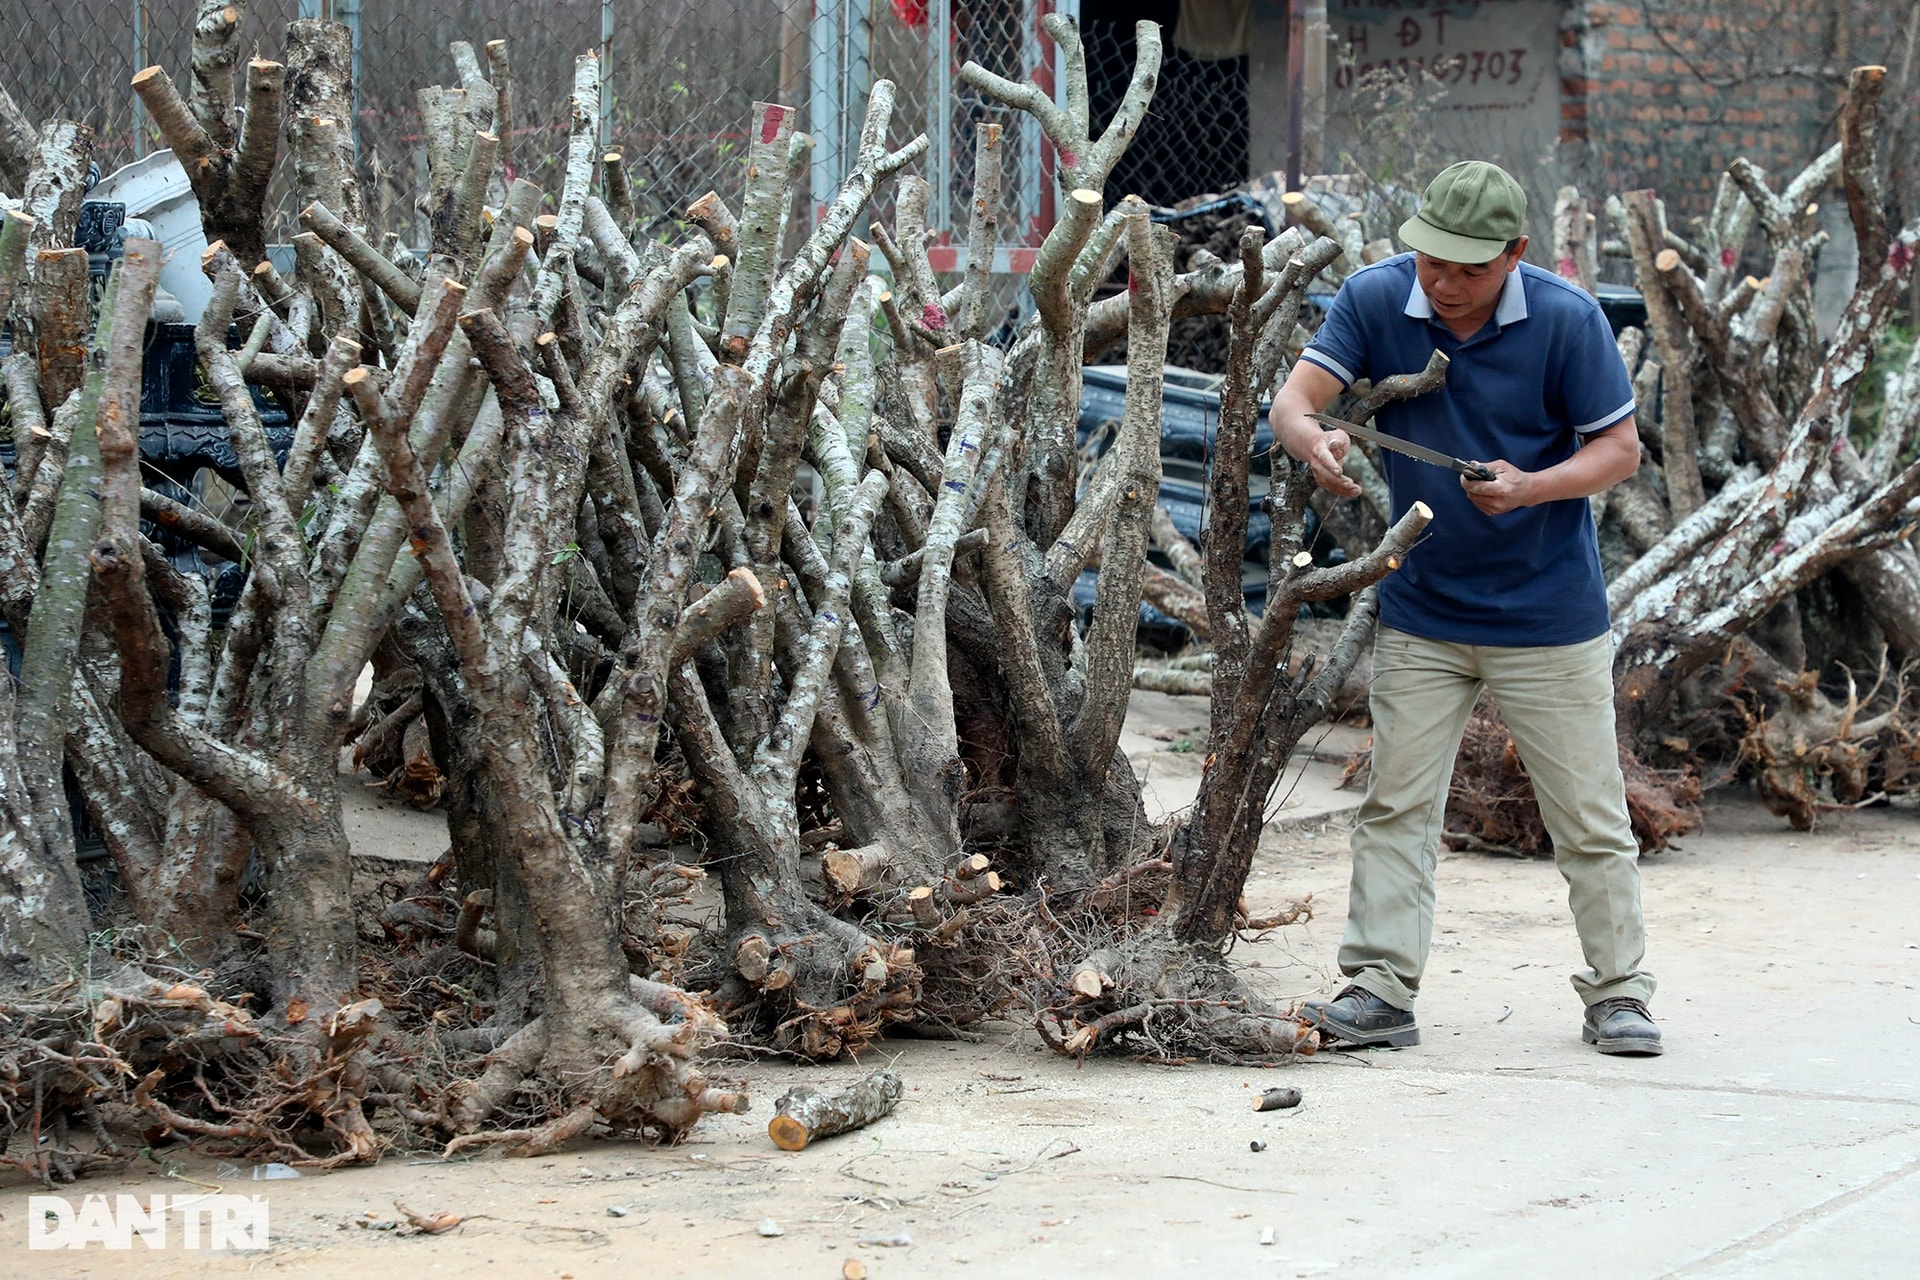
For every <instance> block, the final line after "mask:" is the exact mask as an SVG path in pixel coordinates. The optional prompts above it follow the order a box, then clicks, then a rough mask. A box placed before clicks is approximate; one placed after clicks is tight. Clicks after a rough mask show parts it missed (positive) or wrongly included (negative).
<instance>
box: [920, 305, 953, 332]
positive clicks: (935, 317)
mask: <svg viewBox="0 0 1920 1280" xmlns="http://www.w3.org/2000/svg"><path fill="white" fill-rule="evenodd" d="M920 323H921V324H923V325H925V326H926V327H927V328H929V329H931V330H933V331H934V332H935V333H938V332H940V331H941V330H942V329H944V328H946V327H947V312H946V308H945V307H942V306H941V305H940V304H939V303H937V302H929V303H928V304H927V305H926V306H924V307H922V308H921V309H920Z"/></svg>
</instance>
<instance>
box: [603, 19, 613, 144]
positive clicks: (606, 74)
mask: <svg viewBox="0 0 1920 1280" xmlns="http://www.w3.org/2000/svg"><path fill="white" fill-rule="evenodd" d="M612 149H613V0H600V154H601V155H603V156H604V155H605V154H606V153H607V152H608V151H610V150H612Z"/></svg>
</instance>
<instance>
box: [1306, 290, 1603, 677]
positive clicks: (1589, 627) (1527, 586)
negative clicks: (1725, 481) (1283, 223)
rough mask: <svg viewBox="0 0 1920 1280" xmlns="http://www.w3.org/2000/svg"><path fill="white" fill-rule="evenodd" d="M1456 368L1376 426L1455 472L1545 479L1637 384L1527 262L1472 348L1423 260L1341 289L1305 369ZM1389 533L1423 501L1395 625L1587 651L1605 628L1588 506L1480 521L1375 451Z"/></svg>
mask: <svg viewBox="0 0 1920 1280" xmlns="http://www.w3.org/2000/svg"><path fill="white" fill-rule="evenodd" d="M1436 350H1439V351H1444V352H1446V353H1447V356H1448V357H1449V358H1450V359H1451V360H1452V364H1451V365H1449V366H1448V368H1447V380H1446V385H1445V386H1444V387H1443V388H1442V389H1441V390H1439V391H1433V392H1429V393H1427V394H1426V395H1423V396H1416V397H1414V398H1413V399H1411V400H1398V401H1395V402H1393V403H1392V404H1389V405H1388V406H1387V407H1386V408H1384V409H1382V410H1381V411H1380V412H1379V414H1378V415H1377V416H1376V417H1375V418H1374V421H1373V425H1374V426H1376V427H1378V428H1379V429H1380V430H1382V431H1386V432H1390V433H1391V434H1393V435H1396V436H1401V437H1404V438H1405V439H1407V440H1411V441H1413V442H1414V443H1416V444H1423V445H1426V446H1428V447H1429V448H1434V449H1438V450H1440V451H1442V452H1443V453H1450V454H1452V455H1454V456H1455V457H1458V458H1469V459H1474V460H1477V461H1481V462H1491V461H1494V460H1496V459H1505V460H1506V461H1508V462H1511V463H1512V464H1513V465H1514V466H1516V467H1519V468H1520V469H1521V470H1523V471H1540V470H1544V469H1545V468H1547V467H1551V466H1553V465H1554V464H1556V463H1559V462H1564V461H1565V460H1566V459H1567V458H1569V457H1571V456H1572V455H1573V452H1574V450H1575V449H1576V448H1577V447H1578V444H1579V440H1580V438H1581V437H1582V436H1584V435H1589V434H1591V433H1593V432H1596V431H1601V430H1604V429H1605V428H1607V427H1610V426H1613V425H1614V424H1615V423H1617V422H1619V421H1620V420H1621V419H1623V418H1625V417H1626V416H1627V415H1629V414H1631V413H1632V412H1633V385H1632V382H1631V381H1630V380H1629V378H1628V377H1627V370H1626V367H1625V365H1624V364H1622V362H1621V360H1620V352H1619V348H1618V347H1617V346H1615V344H1614V339H1613V334H1612V332H1611V330H1609V328H1608V326H1607V322H1606V318H1605V317H1604V316H1602V315H1601V313H1600V307H1599V305H1598V304H1597V303H1595V302H1594V300H1593V299H1592V298H1591V297H1590V296H1588V295H1587V294H1586V293H1585V292H1584V291H1582V290H1580V289H1578V288H1575V287H1574V286H1573V285H1570V284H1568V283H1567V282H1566V281H1564V280H1562V279H1560V278H1559V277H1558V276H1555V275H1552V274H1550V273H1548V272H1545V271H1542V270H1540V269H1539V268H1537V267H1532V266H1528V265H1527V264H1525V263H1522V264H1520V266H1519V267H1518V268H1517V269H1515V270H1514V271H1512V272H1510V273H1509V274H1508V276H1507V283H1506V287H1505V288H1504V290H1503V291H1502V292H1501V294H1500V301H1499V303H1498V305H1497V306H1496V308H1495V311H1494V316H1493V319H1492V320H1491V321H1489V322H1488V323H1487V324H1486V325H1484V326H1483V327H1482V328H1481V329H1480V331H1479V332H1478V333H1476V334H1474V335H1473V336H1472V337H1470V338H1468V339H1467V340H1466V341H1464V342H1462V341H1461V340H1460V339H1458V338H1456V337H1454V336H1453V333H1452V331H1451V330H1449V329H1448V328H1447V327H1446V325H1445V324H1444V323H1442V322H1441V321H1440V319H1439V318H1438V317H1437V316H1435V315H1434V312H1433V305H1432V304H1431V303H1430V302H1428V301H1427V296H1426V294H1425V293H1424V292H1422V291H1421V288H1420V284H1419V281H1418V280H1417V279H1416V278H1415V276H1414V266H1413V255H1412V254H1410V253H1408V254H1401V255H1400V256H1399V257H1395V258H1388V259H1386V260H1385V261H1383V262H1376V263H1374V264H1373V265H1371V266H1368V267H1363V268H1361V269H1360V270H1359V271H1356V272H1354V273H1353V274H1352V275H1351V276H1349V277H1348V278H1347V281H1346V283H1345V284H1344V285H1343V286H1342V287H1341V289H1340V292H1339V294H1338V295H1337V296H1336V297H1335V298H1334V300H1333V307H1332V309H1331V310H1330V311H1329V312H1328V314H1327V319H1326V322H1325V323H1324V324H1323V325H1321V327H1320V332H1319V333H1318V334H1316V335H1315V336H1314V338H1313V341H1312V342H1311V343H1310V344H1308V346H1307V349H1306V350H1305V351H1304V352H1303V353H1302V358H1303V359H1307V360H1311V361H1313V363H1315V364H1317V365H1319V366H1320V367H1321V368H1323V369H1325V370H1326V371H1327V372H1329V373H1331V374H1332V375H1333V376H1334V377H1336V378H1338V379H1340V382H1341V384H1342V385H1343V386H1344V385H1347V384H1350V383H1352V382H1355V381H1358V380H1359V379H1362V378H1365V379H1368V380H1370V381H1373V382H1378V381H1379V380H1380V379H1382V378H1385V377H1388V376H1390V375H1393V374H1396V373H1418V372H1420V371H1421V370H1422V369H1424V368H1426V366H1427V361H1428V359H1430V358H1431V357H1432V355H1433V353H1434V352H1435V351H1436ZM1381 456H1382V458H1383V459H1384V461H1385V463H1386V478H1387V484H1388V487H1389V488H1390V489H1391V490H1392V494H1393V518H1394V519H1395V520H1398V519H1399V518H1400V517H1401V516H1402V515H1404V514H1405V513H1406V512H1407V510H1408V509H1409V508H1411V507H1412V506H1413V504H1414V503H1415V502H1424V503H1426V504H1427V505H1428V506H1429V507H1431V508H1432V509H1433V523H1431V524H1430V525H1428V526H1427V530H1426V534H1425V536H1424V537H1423V538H1422V540H1421V541H1420V543H1419V544H1418V545H1417V546H1415V547H1414V549H1413V551H1412V552H1411V553H1410V554H1409V555H1408V556H1407V558H1406V561H1405V563H1404V564H1403V565H1402V566H1401V568H1400V569H1399V570H1398V571H1397V572H1394V573H1390V574H1388V575H1387V577H1386V579H1385V580H1384V581H1383V582H1382V583H1381V585H1380V620H1381V622H1382V623H1384V624H1385V625H1386V626H1389V627H1394V628H1396V629H1398V630H1401V631H1406V632H1409V633H1411V634H1413V635H1417V636H1425V637H1427V638H1428V639H1432V640H1444V641H1448V642H1451V643H1455V644H1484V645H1499V646H1509V647H1525V646H1532V645H1564V644H1578V643H1580V642H1581V641H1584V640H1591V639H1593V638H1594V637H1595V636H1597V635H1600V634H1602V633H1603V632H1605V631H1606V629H1607V593H1606V580H1605V579H1604V578H1603V577H1602V575H1601V572H1600V549H1599V544H1598V541H1597V540H1596V538H1595V536H1594V529H1593V517H1592V515H1591V514H1590V511H1589V508H1588V506H1587V502H1586V500H1585V499H1584V498H1576V499H1568V500H1565V501H1561V502H1548V503H1542V504H1540V505H1539V506H1533V507H1523V508H1521V509H1520V510H1518V511H1509V512H1507V513H1506V514H1504V515H1498V516H1489V515H1483V514H1482V513H1481V512H1480V511H1479V509H1478V508H1476V507H1475V506H1474V505H1473V503H1471V502H1469V501H1468V500H1467V495H1466V492H1465V490H1463V489H1462V488H1461V487H1460V477H1459V476H1458V475H1456V474H1454V473H1453V472H1451V471H1448V470H1447V469H1445V468H1444V467H1436V466H1431V465H1429V464H1427V463H1424V462H1416V461H1414V460H1413V459H1412V458H1409V457H1406V456H1405V455H1403V454H1398V453H1392V452H1388V451H1386V450H1382V451H1381Z"/></svg>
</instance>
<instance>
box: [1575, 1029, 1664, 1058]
mask: <svg viewBox="0 0 1920 1280" xmlns="http://www.w3.org/2000/svg"><path fill="white" fill-rule="evenodd" d="M1580 1038H1581V1039H1582V1040H1584V1041H1585V1042H1586V1043H1588V1044H1590V1045H1593V1046H1594V1047H1595V1048H1597V1049H1599V1050H1600V1052H1602V1053H1612V1054H1620V1055H1624V1056H1627V1057H1635V1058H1657V1057H1659V1056H1660V1055H1661V1054H1663V1053H1665V1052H1666V1048H1665V1047H1664V1046H1663V1045H1661V1043H1660V1042H1659V1041H1658V1040H1650V1039H1648V1038H1647V1037H1646V1036H1607V1037H1605V1038H1604V1039H1603V1038H1602V1037H1601V1036H1600V1035H1599V1034H1598V1033H1596V1032H1595V1031H1594V1029H1593V1028H1592V1027H1581V1028H1580Z"/></svg>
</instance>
